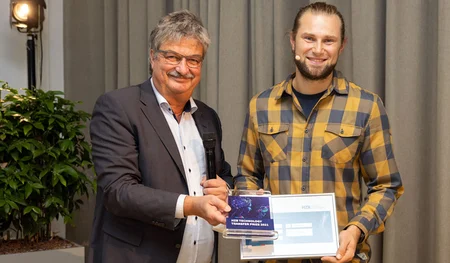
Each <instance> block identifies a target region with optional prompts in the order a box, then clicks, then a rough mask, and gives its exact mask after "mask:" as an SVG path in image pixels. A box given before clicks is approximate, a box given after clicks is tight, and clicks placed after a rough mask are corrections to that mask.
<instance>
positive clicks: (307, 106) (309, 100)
mask: <svg viewBox="0 0 450 263" xmlns="http://www.w3.org/2000/svg"><path fill="white" fill-rule="evenodd" d="M292 90H293V91H294V94H295V96H296V97H297V99H298V102H300V106H302V109H303V113H304V114H305V116H306V118H308V117H309V114H310V113H311V111H312V109H313V108H314V106H315V105H316V103H317V102H318V101H319V100H320V98H322V95H323V94H324V93H325V91H326V90H324V91H322V92H320V93H317V94H303V93H300V92H298V91H297V90H295V89H294V88H293V89H292Z"/></svg>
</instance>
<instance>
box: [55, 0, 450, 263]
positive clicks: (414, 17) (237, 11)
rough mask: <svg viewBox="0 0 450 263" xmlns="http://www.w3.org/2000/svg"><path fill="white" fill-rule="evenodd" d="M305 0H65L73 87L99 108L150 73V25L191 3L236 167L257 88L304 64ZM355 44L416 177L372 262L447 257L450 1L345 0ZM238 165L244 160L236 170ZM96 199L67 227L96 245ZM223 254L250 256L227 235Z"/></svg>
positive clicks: (347, 53)
mask: <svg viewBox="0 0 450 263" xmlns="http://www.w3.org/2000/svg"><path fill="white" fill-rule="evenodd" d="M309 2H310V1H304V0H223V1H220V0H209V1H208V0H167V1H164V0H65V1H64V47H65V52H64V65H65V70H64V72H65V73H64V79H65V91H66V96H67V97H68V98H70V99H75V100H81V101H83V102H84V104H83V106H82V107H83V109H84V110H87V111H91V110H92V108H93V105H94V103H95V100H96V98H97V97H98V96H99V95H100V94H102V93H104V92H107V91H110V90H114V89H118V88H122V87H125V86H127V85H130V84H137V83H140V82H142V81H144V80H145V79H146V78H147V77H148V52H147V51H148V50H147V39H148V35H149V30H151V28H153V27H154V25H155V24H156V23H157V21H158V20H159V18H160V17H161V16H163V15H164V14H166V13H168V12H171V11H174V10H179V9H189V10H191V11H193V12H195V13H196V14H198V15H199V16H200V17H201V19H202V20H203V22H204V24H205V26H206V27H207V28H208V30H209V33H210V34H211V38H212V45H211V46H210V48H209V50H208V53H207V57H206V61H205V63H204V66H203V76H202V81H201V84H200V86H199V87H198V88H197V90H196V92H195V97H197V98H199V99H201V100H203V101H205V102H206V103H207V104H209V105H210V106H212V107H213V108H214V109H216V110H217V112H218V114H219V115H220V117H221V120H222V124H223V132H224V150H225V154H226V157H227V159H228V161H229V162H230V163H231V164H232V166H235V164H236V160H237V154H238V146H239V141H240V136H241V132H242V128H241V127H242V125H243V121H244V117H245V113H246V110H247V104H248V101H249V100H250V98H251V97H252V96H253V95H254V94H256V93H257V92H259V91H261V90H264V89H267V88H269V87H270V86H271V85H273V84H275V83H277V82H279V81H281V80H283V79H284V78H285V77H286V76H287V75H288V74H289V73H291V72H293V70H294V65H293V62H292V58H291V53H290V46H289V38H288V32H289V30H290V29H291V27H292V23H293V20H294V17H295V14H296V13H297V11H298V9H299V8H300V7H301V6H303V5H306V4H308V3H309ZM327 2H329V3H332V4H335V5H336V6H337V7H338V9H339V10H340V11H341V12H342V14H343V16H344V18H345V21H346V30H347V36H348V45H347V47H346V49H345V50H344V53H343V55H342V56H341V58H340V61H339V64H338V68H339V69H340V70H341V71H342V72H343V73H344V74H345V75H346V77H347V78H348V79H350V80H352V81H353V82H355V83H357V84H358V85H360V86H361V87H363V88H365V89H368V90H371V91H373V92H376V93H377V94H379V95H380V96H381V97H382V98H383V100H384V102H385V105H386V108H387V111H388V114H389V116H390V122H391V125H392V133H393V138H394V150H395V154H396V158H397V162H398V165H399V169H400V173H401V175H402V178H403V182H404V185H405V194H404V195H403V196H402V198H401V199H400V200H399V202H398V205H397V207H396V209H395V211H394V214H393V216H392V217H391V218H390V219H389V220H388V223H387V230H386V231H385V233H384V234H382V235H378V236H372V237H370V242H371V245H372V247H373V249H374V251H373V256H372V260H371V262H385V263H397V262H408V263H413V262H418V263H419V262H448V260H449V259H448V258H449V257H450V252H449V251H450V250H449V248H450V234H449V233H450V232H449V230H448V227H447V225H448V222H447V220H449V219H450V203H449V201H448V200H450V192H449V191H447V189H449V188H450V176H448V171H449V170H450V165H449V163H450V162H449V161H448V159H447V158H448V157H447V156H450V140H449V139H447V137H446V135H445V134H447V132H446V131H448V130H449V129H450V118H449V117H448V115H447V114H448V112H450V105H449V104H448V103H447V102H448V101H449V100H450V88H449V87H448V83H450V73H449V71H448V70H447V68H448V65H450V16H449V15H448V14H449V13H450V0H435V1H432V0H428V1H423V0H396V1H386V0H378V1H368V0H367V1H361V0H339V1H338V0H334V1H327ZM235 170H236V169H235V168H234V171H235ZM93 207H94V198H91V199H90V200H89V201H87V202H86V204H85V206H84V207H83V208H82V210H81V211H80V212H79V213H78V214H77V215H76V218H75V223H76V227H68V230H67V236H68V237H69V238H72V239H73V240H75V241H77V242H79V243H82V244H87V241H88V237H89V233H90V226H91V221H92V210H93ZM220 258H221V262H239V251H238V242H235V241H229V240H221V242H220Z"/></svg>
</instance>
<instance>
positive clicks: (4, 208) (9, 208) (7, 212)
mask: <svg viewBox="0 0 450 263" xmlns="http://www.w3.org/2000/svg"><path fill="white" fill-rule="evenodd" d="M3 210H4V211H5V213H6V214H7V215H9V211H11V207H10V206H9V205H8V204H5V206H3Z"/></svg>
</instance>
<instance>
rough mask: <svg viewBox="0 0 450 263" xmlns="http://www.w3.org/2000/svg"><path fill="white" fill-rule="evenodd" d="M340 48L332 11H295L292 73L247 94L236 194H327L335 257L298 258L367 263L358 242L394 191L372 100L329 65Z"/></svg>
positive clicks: (375, 224) (385, 136) (377, 228)
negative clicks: (331, 199)
mask: <svg viewBox="0 0 450 263" xmlns="http://www.w3.org/2000/svg"><path fill="white" fill-rule="evenodd" d="M345 42H346V38H345V24H344V19H343V17H342V15H341V13H340V12H339V11H338V10H337V9H336V7H335V6H333V5H329V4H326V3H323V2H315V3H312V4H310V5H308V6H306V7H303V8H301V9H300V11H299V12H298V13H297V16H296V18H295V21H294V27H293V28H292V31H291V34H290V43H291V49H292V53H293V55H292V57H293V60H294V61H295V64H296V66H297V68H296V71H295V73H294V74H291V75H290V76H289V77H288V78H287V79H286V80H285V81H283V82H281V83H279V84H277V85H275V86H274V87H272V88H270V89H268V90H265V91H263V92H261V93H260V94H258V95H256V96H255V97H253V99H252V100H251V102H250V106H249V113H248V116H247V119H246V122H245V127H244V132H243V137H242V141H241V147H240V149H241V152H240V155H239V161H238V175H237V176H236V177H235V182H236V186H237V188H238V189H258V188H260V187H264V188H265V189H267V190H270V191H271V192H272V194H306V193H330V192H331V193H335V195H336V209H337V217H338V218H337V219H338V223H339V228H340V230H341V232H340V235H339V249H338V251H337V252H336V256H335V257H323V258H321V259H304V260H303V262H333V263H335V262H337V263H341V262H350V261H351V262H354V263H356V262H368V261H369V259H370V247H369V245H368V243H367V238H368V236H369V235H370V234H374V233H380V232H382V231H383V230H384V228H385V222H386V220H387V218H388V217H389V215H391V214H392V211H393V209H394V206H395V204H396V202H397V199H398V198H399V197H400V196H401V195H402V193H403V186H402V181H401V178H400V174H399V172H398V169H397V166H396V163H395V159H394V154H393V151H392V143H391V142H392V138H391V132H390V128H389V121H388V117H387V114H386V111H385V109H384V106H383V103H382V102H381V99H380V98H379V97H378V96H377V95H376V94H374V93H372V92H369V91H367V90H364V89H362V88H360V87H359V86H357V85H356V84H354V83H352V82H350V81H348V80H346V79H345V78H344V77H343V76H342V75H341V74H340V73H339V72H338V71H336V70H335V69H334V68H335V66H336V63H337V61H338V59H339V55H340V54H341V52H342V51H343V50H344V47H345ZM362 181H364V182H365V184H366V185H367V187H368V192H367V200H365V201H364V200H362V199H361V197H362V189H363V188H362ZM293 262H302V261H301V260H289V263H293Z"/></svg>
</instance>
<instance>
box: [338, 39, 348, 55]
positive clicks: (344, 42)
mask: <svg viewBox="0 0 450 263" xmlns="http://www.w3.org/2000/svg"><path fill="white" fill-rule="evenodd" d="M346 45H347V38H346V37H345V38H344V41H342V44H341V47H340V48H339V55H340V54H341V53H342V51H344V48H345V46H346Z"/></svg>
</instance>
